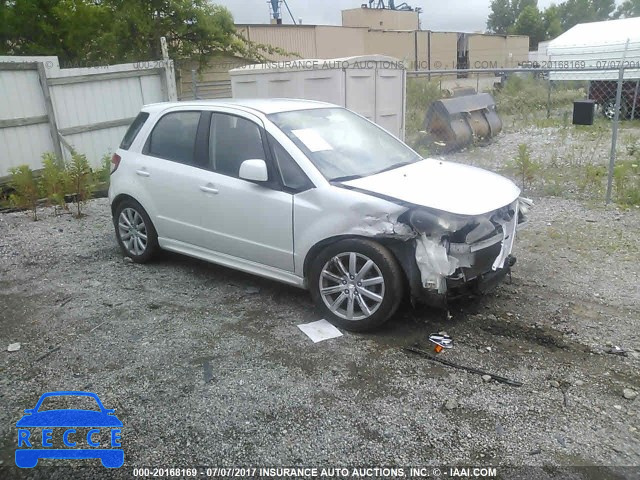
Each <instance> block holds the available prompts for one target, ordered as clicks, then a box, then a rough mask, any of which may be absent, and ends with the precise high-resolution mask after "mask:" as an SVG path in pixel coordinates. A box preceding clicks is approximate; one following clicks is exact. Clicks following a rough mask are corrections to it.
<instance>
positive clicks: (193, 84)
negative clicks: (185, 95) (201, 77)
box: [191, 70, 198, 100]
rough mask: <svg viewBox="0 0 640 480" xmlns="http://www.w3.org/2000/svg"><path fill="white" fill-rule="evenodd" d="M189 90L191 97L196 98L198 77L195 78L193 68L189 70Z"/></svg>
mask: <svg viewBox="0 0 640 480" xmlns="http://www.w3.org/2000/svg"><path fill="white" fill-rule="evenodd" d="M191 91H192V92H193V99H194V100H198V79H197V78H196V71H195V70H191Z"/></svg>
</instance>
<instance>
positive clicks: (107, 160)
mask: <svg viewBox="0 0 640 480" xmlns="http://www.w3.org/2000/svg"><path fill="white" fill-rule="evenodd" d="M110 177H111V154H110V153H106V154H105V155H103V156H102V158H101V159H100V168H99V169H98V170H97V171H96V181H97V182H98V183H103V184H108V183H109V178H110Z"/></svg>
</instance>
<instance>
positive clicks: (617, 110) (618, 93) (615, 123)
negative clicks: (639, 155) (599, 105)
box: [605, 39, 629, 205]
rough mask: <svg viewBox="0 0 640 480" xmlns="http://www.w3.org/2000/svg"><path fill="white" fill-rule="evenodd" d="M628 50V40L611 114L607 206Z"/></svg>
mask: <svg viewBox="0 0 640 480" xmlns="http://www.w3.org/2000/svg"><path fill="white" fill-rule="evenodd" d="M628 48H629V39H627V43H626V44H625V47H624V52H623V53H622V61H621V62H620V72H619V73H618V88H617V89H616V105H615V107H614V108H615V112H614V114H613V126H612V132H611V153H610V154H609V178H607V195H606V199H605V203H606V204H607V205H609V203H611V189H612V187H613V169H614V168H615V165H616V147H617V144H618V122H619V120H620V104H621V103H622V83H623V82H624V61H625V58H626V56H627V49H628Z"/></svg>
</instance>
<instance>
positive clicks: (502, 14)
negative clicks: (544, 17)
mask: <svg viewBox="0 0 640 480" xmlns="http://www.w3.org/2000/svg"><path fill="white" fill-rule="evenodd" d="M529 6H533V7H536V8H537V6H538V0H493V1H492V2H491V13H490V14H489V18H487V29H488V30H489V31H490V32H494V33H500V34H502V35H504V34H506V33H508V31H509V29H510V28H513V26H514V24H515V23H516V20H517V19H518V17H519V16H520V14H521V13H522V11H523V10H524V9H525V8H527V7H529Z"/></svg>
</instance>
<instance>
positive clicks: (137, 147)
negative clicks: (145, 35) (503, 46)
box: [109, 99, 520, 288]
mask: <svg viewBox="0 0 640 480" xmlns="http://www.w3.org/2000/svg"><path fill="white" fill-rule="evenodd" d="M330 107H335V106H334V105H330V104H326V103H322V102H311V101H306V100H289V99H283V100H276V99H264V100H250V99H247V100H230V101H211V102H193V103H192V102H181V103H174V104H168V103H162V104H154V105H149V106H146V107H144V108H143V111H145V112H148V113H149V115H150V116H149V119H148V120H147V121H146V123H145V124H144V126H143V127H142V128H141V130H140V132H139V133H138V135H137V136H136V138H135V140H134V141H133V143H132V144H131V146H130V148H129V149H128V150H122V149H118V150H117V151H116V153H117V154H118V155H120V156H121V157H122V161H121V164H120V166H119V167H118V170H116V172H115V173H114V174H113V176H112V182H111V185H110V188H109V199H110V201H111V202H112V204H113V201H114V199H115V198H116V197H117V196H119V195H128V196H131V197H133V198H134V199H135V200H137V201H138V202H139V203H140V204H141V205H142V206H143V208H144V209H145V210H146V211H147V213H148V214H149V217H150V218H151V219H152V221H153V223H154V225H155V227H156V230H157V233H158V243H159V245H160V247H161V248H164V249H167V250H170V251H174V252H177V253H181V254H185V255H189V256H192V257H196V258H200V259H202V260H205V261H209V262H212V263H217V264H220V265H224V266H227V267H231V268H234V269H237V270H241V271H244V272H248V273H252V274H255V275H259V276H262V277H266V278H270V279H273V280H277V281H281V282H284V283H287V284H290V285H294V286H298V287H303V288H305V287H306V279H305V278H304V275H305V272H304V267H305V260H306V259H307V257H308V255H309V252H310V251H311V250H312V249H313V247H314V246H316V245H318V244H320V243H321V242H324V241H326V240H329V239H334V238H336V237H341V236H345V237H354V236H358V237H366V238H385V237H386V238H393V239H396V240H399V241H403V242H404V241H408V240H411V239H414V238H417V237H418V235H419V234H418V232H417V231H416V230H414V228H412V227H411V226H409V225H408V224H407V223H402V222H399V221H398V217H399V216H400V215H402V214H403V213H405V212H407V210H408V209H409V208H411V206H423V207H427V208H429V209H435V210H440V211H443V212H448V213H453V214H457V215H463V216H476V215H483V214H487V213H490V212H492V211H494V210H497V209H499V208H501V207H505V206H507V205H510V204H512V203H513V202H514V201H515V200H516V199H517V198H518V196H519V194H520V190H519V189H518V188H517V187H516V186H515V185H514V184H513V182H511V181H510V180H508V179H506V178H504V177H501V176H500V175H497V174H494V173H491V172H488V171H485V170H481V169H478V168H475V167H469V166H466V165H460V164H455V163H450V162H444V161H440V160H434V159H425V160H422V161H419V162H416V163H413V164H410V165H407V166H404V167H399V168H397V169H393V170H389V171H387V172H383V173H380V174H374V175H370V176H368V177H364V178H359V179H356V180H350V181H345V182H342V185H341V184H339V183H336V184H333V183H331V182H329V181H327V180H326V178H325V177H324V176H323V175H322V174H321V173H320V171H319V170H318V169H317V168H316V167H315V165H314V164H313V163H312V161H311V160H310V159H309V158H307V156H306V155H305V154H304V153H303V152H302V150H300V149H299V148H298V147H297V146H296V144H295V143H294V142H293V141H292V140H291V139H290V138H289V137H288V136H287V135H286V134H285V133H284V132H283V131H281V130H280V129H279V128H278V127H276V126H275V125H274V124H273V123H271V121H269V119H268V117H267V115H269V114H271V113H277V112H281V111H291V110H301V109H310V108H330ZM185 110H186V111H188V110H199V111H213V112H216V113H228V114H233V115H237V116H241V117H244V118H247V119H249V120H251V121H253V122H254V123H257V124H258V125H259V126H261V127H262V128H264V130H266V131H267V132H268V133H269V134H270V135H272V136H273V137H274V138H275V140H276V141H277V142H279V143H280V145H281V146H282V147H284V149H285V150H286V151H287V152H288V153H289V154H290V155H291V157H292V158H293V160H294V161H295V162H296V163H297V164H298V166H299V167H300V168H301V169H302V171H303V172H304V173H305V174H306V175H307V177H308V178H309V180H310V181H311V182H312V184H313V185H314V188H310V189H308V190H305V191H302V192H298V193H294V194H292V193H288V192H286V191H283V190H278V189H273V188H269V187H267V186H263V185H260V184H257V183H254V182H250V181H247V180H243V179H240V178H235V177H233V176H228V175H224V174H221V173H216V172H214V171H211V170H208V169H202V168H198V167H195V166H189V165H184V164H181V163H177V162H174V161H170V160H163V159H159V158H156V157H152V156H148V155H144V154H143V153H142V150H143V147H144V144H145V142H146V139H147V137H148V135H149V134H150V132H151V131H152V129H153V128H154V126H155V124H156V123H157V121H158V120H159V119H160V118H161V117H162V116H163V115H164V114H165V113H168V112H170V111H171V112H174V111H185ZM381 134H383V133H382V131H381ZM140 172H142V173H140ZM516 210H517V209H516ZM516 223H517V214H516V220H514V221H513V223H512V224H510V225H509V233H510V234H511V235H510V238H507V237H506V236H505V237H504V238H499V237H498V238H492V239H491V242H492V244H495V243H497V242H499V241H500V240H503V241H504V242H505V243H507V245H506V247H505V248H502V250H501V253H500V255H499V257H498V258H497V259H496V262H498V263H500V264H502V263H504V261H505V258H506V257H507V256H508V255H509V254H510V252H511V247H512V245H513V238H514V237H515V224H516ZM507 240H509V241H508V242H507ZM486 242H487V241H485V243H486ZM479 245H480V244H478V245H475V246H476V247H478V248H480V247H479ZM473 247H474V246H473V245H472V246H470V248H473ZM470 252H473V250H470ZM451 254H452V255H453V252H452V253H451ZM463 254H464V255H466V253H463ZM463 254H460V255H459V256H461V255H463ZM446 255H447V254H446V253H445V256H446ZM461 258H462V257H461ZM447 272H448V270H447ZM427 273H437V272H427ZM438 275H440V274H438ZM442 276H443V277H444V276H446V275H442ZM436 279H437V278H436ZM441 280H444V278H443V279H441Z"/></svg>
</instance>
